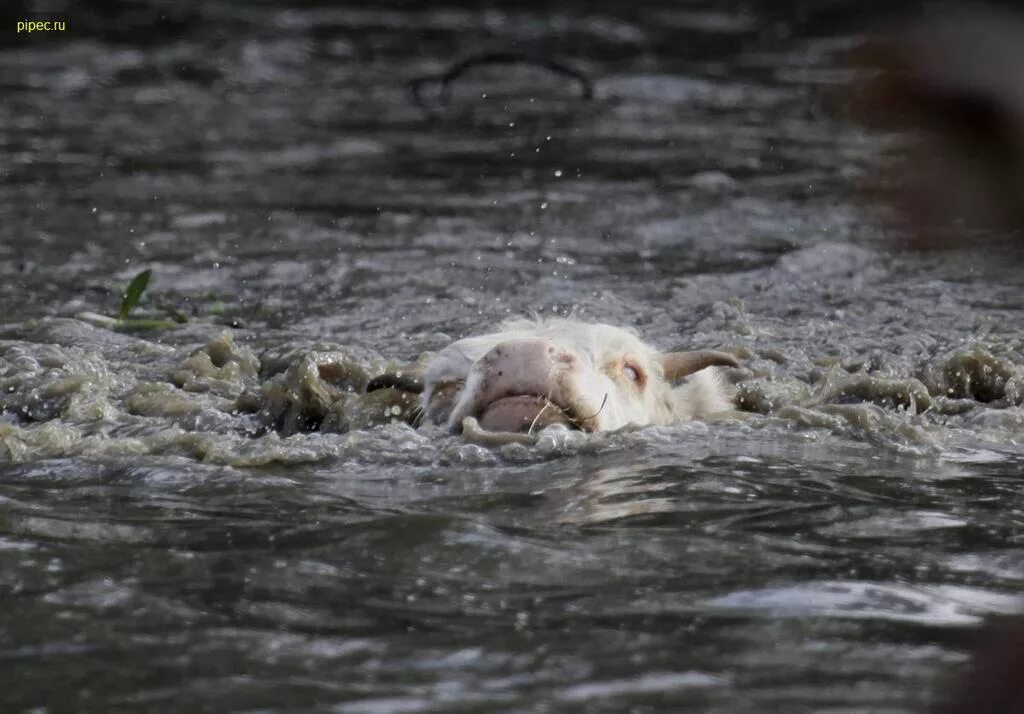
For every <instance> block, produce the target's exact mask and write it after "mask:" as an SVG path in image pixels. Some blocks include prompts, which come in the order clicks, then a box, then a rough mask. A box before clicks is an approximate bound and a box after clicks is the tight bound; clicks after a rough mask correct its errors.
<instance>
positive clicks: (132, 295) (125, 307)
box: [117, 268, 152, 320]
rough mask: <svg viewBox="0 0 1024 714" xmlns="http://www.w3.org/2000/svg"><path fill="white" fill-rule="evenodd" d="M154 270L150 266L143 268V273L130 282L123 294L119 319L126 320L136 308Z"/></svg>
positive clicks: (118, 314)
mask: <svg viewBox="0 0 1024 714" xmlns="http://www.w3.org/2000/svg"><path fill="white" fill-rule="evenodd" d="M151 272H152V271H151V270H149V269H148V268H147V269H146V270H143V271H142V272H141V273H139V274H138V275H136V276H135V277H134V278H132V281H131V282H130V283H128V287H127V288H126V289H125V291H124V295H122V296H121V298H122V299H121V311H120V312H118V313H117V319H118V320H124V319H126V318H127V317H128V315H129V314H131V311H132V310H134V309H135V306H136V305H138V304H139V298H141V297H142V293H143V291H145V289H146V286H147V285H149V275H150V273H151Z"/></svg>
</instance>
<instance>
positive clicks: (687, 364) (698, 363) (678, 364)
mask: <svg viewBox="0 0 1024 714" xmlns="http://www.w3.org/2000/svg"><path fill="white" fill-rule="evenodd" d="M655 359H657V360H658V362H659V363H661V368H662V370H663V371H664V373H665V379H666V381H668V382H678V381H679V380H681V379H682V378H683V377H686V376H688V375H691V374H693V373H694V372H699V371H700V370H702V369H704V368H705V367H714V366H720V367H739V366H740V363H739V362H738V361H737V360H736V358H735V357H733V356H732V355H731V354H729V353H728V352H716V351H715V350H697V351H695V352H662V353H661V354H659V355H658V356H657V357H656V358H655Z"/></svg>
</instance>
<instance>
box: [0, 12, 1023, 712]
mask: <svg viewBox="0 0 1024 714" xmlns="http://www.w3.org/2000/svg"><path fill="white" fill-rule="evenodd" d="M833 5H834V6H835V7H834V8H833V10H834V11H835V12H834V14H833V15H827V14H826V16H825V17H824V18H821V17H817V16H814V17H810V18H809V19H808V13H810V14H811V15H813V12H812V11H811V10H808V9H807V8H809V7H810V6H807V8H804V7H803V6H802V5H800V4H791V5H788V6H787V7H789V8H792V9H793V12H781V11H780V10H778V9H777V8H776V9H774V10H772V11H768V10H759V9H758V6H756V5H753V6H751V5H728V4H720V5H717V6H716V5H714V4H711V3H704V2H693V3H686V4H683V5H675V4H657V3H654V4H648V6H647V7H646V8H645V9H644V10H643V11H640V10H635V11H634V10H626V9H622V8H616V7H614V6H611V5H600V4H599V5H594V6H588V7H587V8H582V9H581V7H576V6H572V5H566V6H565V8H564V9H551V8H547V7H541V6H530V5H525V6H522V7H521V8H520V9H517V10H513V9H507V10H499V9H496V8H492V9H489V10H476V9H466V8H460V7H459V6H457V5H452V6H450V7H448V8H447V9H432V10H431V9H425V8H424V9H416V8H410V7H408V6H402V5H398V4H395V5H393V6H391V5H382V6H380V7H378V8H375V9H366V8H364V7H362V6H355V5H351V6H327V5H315V4H304V5H297V6H294V7H292V8H291V9H280V8H276V7H271V6H270V5H269V4H268V5H263V4H241V3H239V4H237V5H231V4H227V3H222V2H215V3H204V4H203V5H202V6H201V8H200V7H199V6H197V7H196V9H182V8H181V6H177V5H175V6H171V5H167V4H164V3H159V2H156V1H155V0H154V1H153V2H147V3H142V4H139V5H137V6H135V9H134V10H133V11H130V10H129V9H126V8H124V7H122V6H120V5H118V4H116V3H98V4H97V5H96V8H95V9H94V10H91V11H89V13H88V14H85V11H81V10H78V9H75V8H72V7H71V6H66V7H65V6H64V5H60V4H57V5H54V6H53V7H54V8H56V10H55V12H57V13H60V12H63V13H64V14H65V15H66V16H67V21H68V23H69V27H70V29H69V30H68V31H67V32H66V33H64V34H63V35H61V36H59V37H57V36H42V35H39V36H36V35H33V36H30V37H22V36H19V37H18V38H17V39H16V42H13V43H7V40H5V44H4V45H3V47H2V49H0V84H2V86H3V92H4V101H3V102H2V103H0V150H2V151H3V155H4V161H3V167H2V170H0V206H2V209H3V216H4V220H3V222H2V224H0V305H2V306H3V311H4V315H3V323H2V326H0V407H2V409H3V411H2V414H0V669H2V671H3V673H4V677H3V681H4V686H3V692H2V695H0V697H2V699H3V702H4V707H3V708H4V710H5V711H35V712H44V711H45V712H61V711H104V712H107V711H172V710H174V711H177V710H183V709H186V708H188V709H191V710H194V711H211V712H213V711H216V712H223V711H335V712H344V713H351V712H461V711H465V712H470V711H472V712H484V711H488V712H490V711H494V712H498V711H500V712H528V711H529V712H583V711H586V712H600V711H607V712H624V711H633V712H655V711H665V712H669V711H672V712H674V711H694V712H766V711H773V712H776V711H777V712H809V711H815V712H854V711H856V712H868V711H870V712H893V713H895V712H908V713H909V712H920V711H923V710H924V709H925V708H926V706H927V704H928V703H929V702H932V701H935V700H936V699H937V698H938V697H939V696H940V694H939V693H940V692H941V691H942V690H941V687H942V684H943V682H945V681H947V680H948V678H949V677H950V676H952V675H953V674H955V673H956V672H957V671H958V670H960V669H961V667H962V664H963V662H964V661H965V658H966V657H967V652H968V647H969V643H970V641H971V639H972V635H973V633H974V632H975V631H976V629H977V627H978V626H979V625H980V624H981V623H982V622H983V621H985V620H986V619H988V618H991V617H993V616H998V615H1000V614H1003V613H1011V612H1015V611H1016V610H1017V609H1018V607H1019V604H1020V603H1019V601H1018V600H1017V597H1016V596H1017V593H1018V591H1019V588H1020V586H1021V582H1022V568H1024V548H1022V545H1021V543H1022V541H1021V534H1022V530H1021V528H1022V525H1024V515H1022V513H1024V495H1022V494H1024V490H1022V489H1021V486H1020V477H1021V471H1022V464H1024V411H1022V410H1021V406H1020V404H1021V402H1022V400H1024V382H1022V379H1024V335H1022V333H1021V329H1020V328H1021V324H1022V323H1024V309H1022V307H1021V300H1020V292H1021V282H1022V280H1021V278H1020V268H1019V264H1017V265H1014V264H1013V263H1012V262H1010V261H1008V260H1004V259H1002V257H1001V256H999V255H994V254H992V253H985V254H983V255H978V254H976V253H975V254H972V253H969V252H965V253H963V254H951V253H943V254H938V255H915V254H901V253H898V252H893V251H891V250H889V249H888V244H887V243H886V242H885V240H884V238H885V229H883V228H881V227H880V226H881V225H882V224H881V222H880V220H879V216H878V212H877V210H876V209H875V208H874V207H873V206H872V205H871V204H870V203H869V202H868V201H866V200H865V193H864V192H863V191H862V187H863V186H864V185H865V184H866V183H870V181H871V180H872V177H873V172H875V171H876V168H875V167H876V166H877V162H878V159H879V157H880V156H881V155H883V154H885V153H886V152H887V151H888V150H889V147H890V146H891V143H892V142H891V137H887V136H882V135H878V134H870V133H866V132H865V131H863V130H861V129H859V128H857V127H856V126H854V125H852V124H851V123H849V122H848V121H847V120H846V119H845V118H844V115H843V111H842V103H841V102H840V103H838V104H837V103H835V102H834V101H832V100H829V99H827V98H826V97H828V96H830V95H833V94H835V90H837V89H838V88H840V87H841V85H842V83H843V82H844V81H845V80H847V79H848V78H849V77H848V73H847V72H846V71H845V70H843V69H842V68H841V65H840V60H839V58H840V57H841V55H842V53H843V52H845V51H846V50H847V49H848V48H849V47H850V46H852V45H853V44H855V43H856V42H857V39H858V35H857V34H856V32H857V25H856V23H855V22H853V21H852V20H851V18H855V17H856V15H857V13H856V12H854V11H853V9H852V4H850V7H847V6H845V5H843V4H842V3H835V4H833ZM801 8H803V10H801ZM798 10H800V12H798ZM79 13H83V14H79ZM829 23H833V24H831V25H830V24H829ZM8 29H9V28H5V29H4V32H5V33H7V32H8ZM4 36H5V37H7V34H5V35H4ZM509 49H512V50H515V51H523V52H536V53H555V54H558V56H560V57H562V58H568V60H570V61H572V62H573V63H574V64H575V65H576V66H579V67H581V68H583V69H584V70H585V71H586V72H587V73H588V75H589V76H590V77H592V79H593V82H594V98H593V100H592V101H590V102H582V101H580V100H578V99H577V98H576V97H577V94H578V92H579V87H578V86H577V84H576V83H575V82H574V81H573V80H572V79H571V78H567V77H563V76H561V75H558V74H556V73H552V72H550V71H548V70H544V69H542V68H537V67H529V66H512V67H509V66H495V67H491V68H479V69H476V70H473V71H470V72H467V73H466V74H465V75H464V76H462V77H461V78H460V79H459V81H458V82H457V83H455V84H454V85H453V86H452V87H451V96H450V100H449V102H448V104H447V105H439V104H438V99H439V97H438V95H437V93H436V90H437V87H436V86H435V87H429V86H428V87H424V90H425V91H426V93H427V94H426V101H427V103H428V107H427V108H428V109H429V110H430V112H425V111H424V109H423V108H422V107H419V106H417V105H416V104H415V103H414V102H413V101H411V99H410V96H409V91H408V86H407V82H408V80H409V79H412V78H415V77H420V76H426V75H432V74H437V73H440V72H443V71H444V70H445V69H446V68H447V67H448V66H450V63H452V62H454V61H455V60H457V59H459V58H461V57H463V56H466V55H468V54H471V53H474V52H483V51H495V50H503V51H504V50H509ZM431 114H432V116H431ZM143 268H150V269H152V271H153V279H152V284H151V287H150V289H149V290H148V291H147V293H146V295H145V296H144V298H143V301H142V303H141V305H140V307H139V308H138V310H139V314H140V315H143V316H146V315H148V316H152V317H158V318H162V317H165V316H166V314H167V309H168V308H172V309H174V310H177V311H180V312H183V313H185V314H186V315H187V316H188V317H189V321H188V322H187V323H184V324H182V325H179V326H177V327H174V328H172V329H167V330H161V331H147V332H137V333H130V334H122V333H118V332H115V331H111V330H109V329H107V328H104V327H102V326H96V325H94V324H90V323H89V322H87V321H84V320H81V319H77V318H76V316H77V315H80V314H81V313H83V312H93V313H101V314H108V315H109V314H114V313H116V311H117V308H118V304H119V295H118V293H119V290H120V289H121V286H123V285H124V284H125V283H126V282H127V281H128V280H129V279H130V278H131V277H132V276H133V275H135V274H136V273H137V272H139V271H140V270H142V269H143ZM530 313H539V314H541V315H544V314H567V313H575V314H577V315H578V316H580V317H581V318H583V319H592V320H601V321H607V322H611V323H615V324H620V325H627V326H632V327H634V328H635V329H637V330H638V331H639V332H640V334H641V335H643V336H644V337H645V338H647V339H648V340H650V341H651V342H653V343H655V344H657V345H659V346H662V347H666V348H675V347H716V348H726V349H731V350H733V351H735V352H737V353H738V354H741V355H742V356H743V357H744V360H745V364H746V365H747V366H748V367H749V368H750V369H751V370H752V372H753V373H754V375H755V376H754V378H753V379H752V380H750V381H749V382H747V383H746V384H745V385H743V388H742V392H741V405H742V407H743V410H742V411H741V412H739V413H738V414H737V416H735V417H733V418H727V419H722V420H716V421H713V422H709V423H691V424H685V425H681V426H678V427H671V428H652V429H646V430H641V431H634V432H623V433H616V434H610V435H600V436H592V437H587V436H584V435H581V434H574V433H567V432H557V431H555V432H550V433H545V434H544V436H543V437H542V438H541V440H540V442H539V443H538V444H537V445H536V446H532V447H527V446H523V445H518V444H511V445H507V446H504V447H500V448H494V449H491V448H485V447H481V446H478V445H474V444H467V443H465V442H464V441H462V440H461V439H458V438H455V437H448V436H442V435H437V434H431V433H423V432H417V431H414V430H413V429H411V428H409V427H408V426H406V425H405V424H402V423H391V424H383V425H376V426H374V425H373V424H374V423H375V422H377V421H384V420H383V419H377V416H378V414H377V412H376V411H374V408H375V407H374V405H372V404H369V405H367V404H365V403H363V402H360V401H359V397H358V396H351V395H349V396H346V397H344V398H343V399H342V398H341V397H339V395H338V394H337V393H334V392H330V394H329V398H328V399H327V402H329V404H327V406H328V407H330V406H332V405H333V407H332V408H333V411H332V412H331V415H329V416H330V419H329V420H328V421H327V422H326V423H325V424H324V425H322V428H320V429H319V430H314V431H304V430H303V429H302V428H301V427H302V426H303V425H305V426H306V427H308V426H309V422H308V421H307V422H302V420H301V419H299V420H297V421H296V420H293V421H292V422H289V424H290V426H291V428H289V429H285V430H284V431H281V430H275V429H273V428H270V429H268V428H267V423H266V420H265V416H266V410H264V412H263V414H262V415H261V412H260V409H261V408H263V407H265V406H266V404H265V403H262V402H260V401H259V400H260V399H264V400H270V399H271V397H274V395H276V397H275V398H277V400H278V401H277V402H275V404H277V406H278V407H279V408H280V409H285V410H286V409H287V408H289V407H291V406H294V405H295V404H299V403H300V402H301V401H302V400H303V399H307V400H308V399H311V398H314V397H315V395H316V394H318V392H316V389H318V388H319V389H327V387H325V386H324V385H323V384H321V383H318V382H317V381H316V378H315V375H312V373H309V374H307V377H308V379H307V381H305V382H303V381H302V377H301V375H302V374H306V373H305V372H302V369H303V368H302V365H303V364H307V366H308V363H304V362H303V359H305V358H308V357H309V356H310V355H313V354H321V355H323V354H329V355H333V357H332V359H336V360H337V361H340V362H341V363H344V364H345V365H347V368H348V369H351V370H352V372H351V373H348V372H346V374H349V376H350V377H351V375H356V376H355V377H352V380H354V381H353V382H352V384H355V385H356V386H358V383H359V379H361V377H359V376H358V375H359V374H363V373H372V372H373V371H374V370H377V369H379V368H380V366H381V365H384V364H387V363H388V362H389V361H393V362H397V363H407V362H409V361H412V360H415V359H416V358H417V357H418V356H419V355H420V354H422V353H423V352H425V351H429V350H435V349H438V348H439V347H441V346H443V345H444V344H446V343H447V342H448V341H449V340H450V339H453V338H456V337H458V336H462V335H464V334H469V333H471V332H475V331H481V330H485V329H488V328H490V327H491V326H493V325H494V324H496V323H497V322H498V321H500V320H501V319H502V318H504V317H506V316H517V315H522V314H530ZM289 368H291V369H292V370H293V372H292V373H291V374H292V375H293V376H294V377H295V379H296V380H297V381H295V382H292V383H289V385H290V386H289V385H285V386H281V384H278V387H279V389H278V390H277V391H276V392H275V391H274V389H270V390H269V391H267V389H266V384H267V383H268V381H270V380H271V379H272V378H273V374H277V375H278V376H279V377H280V375H282V374H285V373H287V370H288V369H289ZM360 370H362V371H361V372H360ZM350 386H351V385H350ZM292 388H294V389H292ZM289 389H292V391H291V392H289V391H288V390H289ZM303 390H305V391H303ZM328 391H329V390H328ZM324 393H327V392H324ZM289 394H291V395H292V396H291V397H289V396H287V395H289ZM268 395H269V396H268ZM282 395H285V396H282ZM310 395H313V397H311V396H310ZM293 397H294V398H293ZM321 397H322V394H321ZM253 400H256V401H255V406H254V402H253ZM289 400H290V401H289ZM332 400H336V401H332ZM337 400H340V401H337ZM345 400H348V401H345ZM282 405H284V406H282ZM360 410H362V411H360ZM279 415H280V413H279ZM322 417H324V413H323V410H321V413H319V414H318V417H317V418H318V419H319V418H322ZM332 420H333V421H332ZM360 420H362V421H360ZM278 426H281V422H280V421H279V422H278ZM349 426H369V428H356V429H349V430H346V428H347V427H349ZM292 432H294V433H292Z"/></svg>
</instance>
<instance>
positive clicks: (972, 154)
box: [855, 7, 1024, 248]
mask: <svg viewBox="0 0 1024 714" xmlns="http://www.w3.org/2000/svg"><path fill="white" fill-rule="evenodd" d="M856 62H857V64H858V65H859V66H860V67H861V68H862V69H864V70H865V72H864V74H865V75H866V78H865V79H864V80H863V81H862V82H861V83H859V85H858V86H857V94H856V99H857V101H856V102H855V113H857V114H859V115H860V117H861V118H862V119H864V120H865V121H867V122H868V123H870V124H874V125H878V126H883V127H886V128H905V129H917V130H919V131H917V132H913V133H909V132H908V134H907V135H906V136H905V137H904V141H903V142H902V143H901V145H900V146H899V151H898V152H897V153H898V154H899V158H897V159H896V160H895V161H894V164H893V168H894V169H895V171H894V173H892V174H891V175H889V176H887V177H884V178H883V181H882V185H881V186H879V189H880V191H881V192H882V193H883V196H884V198H885V199H887V200H888V202H889V203H891V204H892V205H894V206H895V207H896V208H897V212H898V214H899V215H900V216H902V217H903V219H904V220H906V221H907V222H908V223H909V228H910V240H911V242H912V243H913V244H914V245H916V246H918V247H929V248H931V247H941V246H952V245H956V244H962V243H963V242H964V241H965V240H967V239H968V237H969V236H972V235H975V234H981V235H987V236H989V237H991V238H993V239H1000V238H1006V237H1007V236H1008V235H1013V234H1016V233H1018V232H1019V230H1020V228H1021V227H1022V226H1024V15H1020V14H1017V13H1013V12H1009V11H1004V10H997V9H994V8H980V7H975V8H963V9H961V10H958V11H956V12H947V13H946V14H943V15H941V16H938V17H935V18H932V19H929V20H925V21H919V22H917V23H915V24H913V25H912V26H907V27H906V28H905V29H904V30H902V31H899V32H895V33H891V34H889V35H887V36H885V37H882V38H878V39H875V40H873V41H871V42H869V43H868V44H867V45H865V46H864V47H862V48H861V49H860V50H859V51H858V53H857V57H856ZM972 240H973V238H972Z"/></svg>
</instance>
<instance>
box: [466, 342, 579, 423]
mask: <svg viewBox="0 0 1024 714" xmlns="http://www.w3.org/2000/svg"><path fill="white" fill-rule="evenodd" d="M576 363H577V358H576V356H575V355H574V354H572V353H571V352H569V351H567V350H565V349H563V348H560V347H558V346H557V345H555V344H553V343H552V342H550V341H547V340H540V339H532V340H510V341H507V342H502V343H500V344H497V345H495V346H494V347H492V348H491V349H490V350H489V351H488V352H487V353H486V354H484V356H483V357H481V358H480V361H479V363H478V369H479V374H480V377H481V381H480V387H479V391H478V392H477V394H476V398H475V400H474V405H473V407H472V410H473V411H476V412H477V413H478V414H479V416H480V424H481V426H483V427H484V428H485V429H489V430H492V431H526V430H532V429H533V428H535V427H537V426H538V425H539V426H540V427H543V426H545V425H547V424H550V423H555V422H560V423H566V424H568V423H569V420H568V417H567V416H566V414H565V413H564V411H563V409H562V404H561V403H564V398H563V396H564V395H563V394H562V392H563V391H564V390H563V389H562V388H561V386H560V377H561V376H563V375H564V374H565V373H566V372H567V371H571V370H572V369H573V367H574V366H575V365H576Z"/></svg>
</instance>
